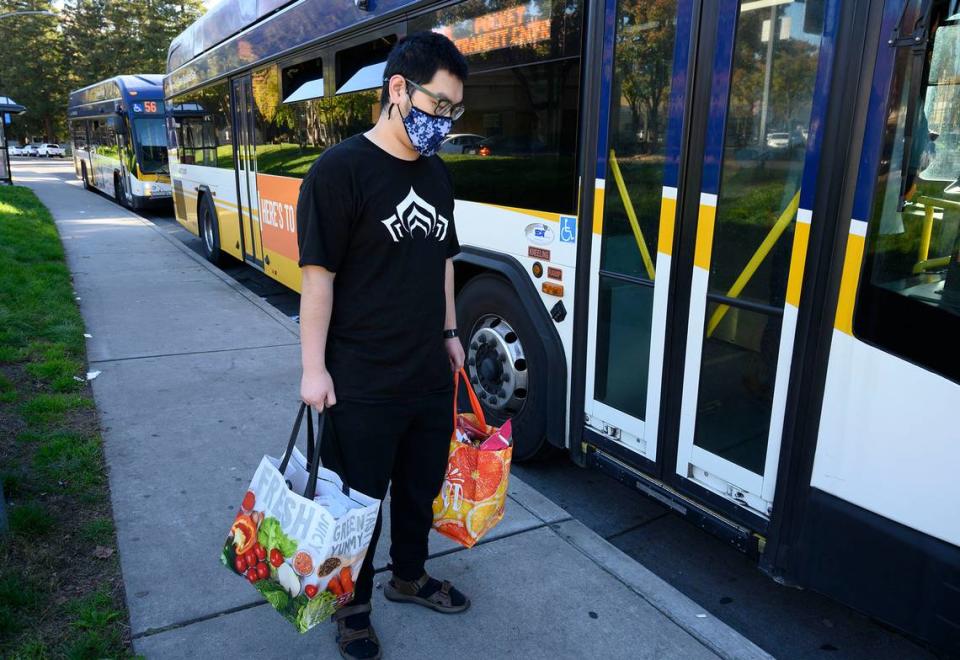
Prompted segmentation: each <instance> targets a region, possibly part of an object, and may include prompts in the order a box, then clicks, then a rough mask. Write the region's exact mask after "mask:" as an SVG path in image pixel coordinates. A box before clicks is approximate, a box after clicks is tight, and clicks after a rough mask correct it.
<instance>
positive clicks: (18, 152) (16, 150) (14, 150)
mask: <svg viewBox="0 0 960 660" xmlns="http://www.w3.org/2000/svg"><path fill="white" fill-rule="evenodd" d="M7 153H8V154H10V155H11V156H22V155H23V147H21V146H20V145H19V144H11V145H10V146H9V147H7Z"/></svg>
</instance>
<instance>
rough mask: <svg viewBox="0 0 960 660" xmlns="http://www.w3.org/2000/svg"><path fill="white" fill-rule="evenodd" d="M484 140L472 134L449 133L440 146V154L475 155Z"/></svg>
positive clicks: (480, 136)
mask: <svg viewBox="0 0 960 660" xmlns="http://www.w3.org/2000/svg"><path fill="white" fill-rule="evenodd" d="M485 139H486V138H484V137H483V136H482V135H475V134H473V133H451V134H450V135H448V136H447V137H446V138H445V139H444V141H443V142H442V143H441V144H440V153H442V154H471V153H472V154H475V153H477V147H478V146H479V145H480V143H481V142H483V141H484V140H485Z"/></svg>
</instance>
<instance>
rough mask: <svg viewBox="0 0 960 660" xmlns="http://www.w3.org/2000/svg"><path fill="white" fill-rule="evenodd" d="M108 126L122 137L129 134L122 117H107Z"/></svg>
mask: <svg viewBox="0 0 960 660" xmlns="http://www.w3.org/2000/svg"><path fill="white" fill-rule="evenodd" d="M107 126H109V127H110V129H111V130H112V131H113V132H114V133H118V134H120V135H123V134H124V133H126V132H127V127H126V124H125V123H124V121H123V117H120V116H113V117H107Z"/></svg>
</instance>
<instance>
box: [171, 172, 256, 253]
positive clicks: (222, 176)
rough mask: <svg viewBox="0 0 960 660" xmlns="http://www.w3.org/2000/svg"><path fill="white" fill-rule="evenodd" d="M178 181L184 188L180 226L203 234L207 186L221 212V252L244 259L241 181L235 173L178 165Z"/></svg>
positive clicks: (219, 212) (219, 214)
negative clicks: (203, 197) (202, 207)
mask: <svg viewBox="0 0 960 660" xmlns="http://www.w3.org/2000/svg"><path fill="white" fill-rule="evenodd" d="M175 172H176V173H177V174H178V175H179V176H178V178H176V179H175V180H178V181H180V185H181V186H182V190H183V196H184V202H185V206H186V209H185V216H184V219H183V220H181V219H180V218H177V219H178V220H180V223H181V224H182V225H183V226H184V227H186V228H187V229H189V230H190V232H191V233H193V234H196V235H198V236H199V235H200V229H199V225H198V220H199V212H198V211H199V206H198V204H199V200H200V193H199V190H200V187H201V186H205V188H206V189H207V190H209V192H210V194H212V196H213V201H214V207H215V208H216V210H217V220H218V225H219V226H218V229H219V232H220V249H221V250H223V251H224V252H226V253H227V254H229V255H232V256H234V257H236V258H237V259H242V258H243V255H242V252H241V246H240V217H239V214H238V210H237V182H236V175H235V174H234V172H233V170H228V169H225V168H220V167H207V166H203V165H178V166H177V167H176V170H175Z"/></svg>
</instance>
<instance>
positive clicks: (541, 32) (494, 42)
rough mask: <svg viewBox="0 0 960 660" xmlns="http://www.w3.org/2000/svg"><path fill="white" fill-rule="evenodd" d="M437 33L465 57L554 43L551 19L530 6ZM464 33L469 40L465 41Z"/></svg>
mask: <svg viewBox="0 0 960 660" xmlns="http://www.w3.org/2000/svg"><path fill="white" fill-rule="evenodd" d="M463 28H466V29H463ZM437 31H438V32H440V33H442V34H444V35H446V36H447V37H449V38H450V39H451V40H452V41H453V43H454V44H456V46H457V48H458V49H459V50H460V52H461V53H463V54H464V55H473V54H474V53H485V52H487V51H492V50H500V49H501V48H517V47H523V46H532V45H533V44H536V43H539V42H541V41H547V40H548V39H550V19H549V18H541V17H540V16H537V15H535V14H534V13H533V12H531V11H530V10H529V8H528V7H527V6H520V7H512V8H510V9H501V10H500V11H495V12H491V13H489V14H484V15H483V16H477V17H476V18H474V19H473V20H469V21H464V22H463V23H460V24H457V25H452V26H448V27H443V28H440V29H439V30H437ZM463 33H465V34H467V35H469V36H462V37H461V36H460V35H461V34H463Z"/></svg>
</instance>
